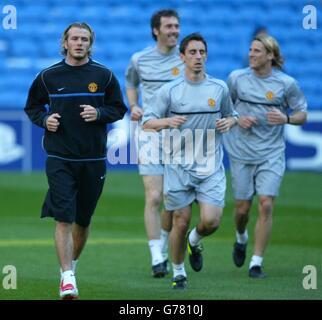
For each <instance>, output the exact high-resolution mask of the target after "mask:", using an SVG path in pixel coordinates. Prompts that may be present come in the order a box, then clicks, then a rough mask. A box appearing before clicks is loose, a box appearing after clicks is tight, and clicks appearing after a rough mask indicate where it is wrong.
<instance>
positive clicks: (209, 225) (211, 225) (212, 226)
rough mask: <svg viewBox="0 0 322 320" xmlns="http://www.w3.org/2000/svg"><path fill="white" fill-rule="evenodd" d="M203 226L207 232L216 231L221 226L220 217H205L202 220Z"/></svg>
mask: <svg viewBox="0 0 322 320" xmlns="http://www.w3.org/2000/svg"><path fill="white" fill-rule="evenodd" d="M201 222H202V224H203V228H204V229H206V230H207V233H212V232H214V231H216V230H217V229H218V228H219V226H220V218H219V217H214V218H211V219H204V220H202V221H201Z"/></svg>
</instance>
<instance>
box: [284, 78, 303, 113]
mask: <svg viewBox="0 0 322 320" xmlns="http://www.w3.org/2000/svg"><path fill="white" fill-rule="evenodd" d="M286 100H287V104H288V106H289V108H290V109H291V110H292V111H294V112H306V111H307V102H306V99H305V96H304V94H303V92H302V90H301V89H300V87H299V85H298V83H297V81H296V80H293V81H292V82H291V83H290V85H289V87H288V88H287V89H286Z"/></svg>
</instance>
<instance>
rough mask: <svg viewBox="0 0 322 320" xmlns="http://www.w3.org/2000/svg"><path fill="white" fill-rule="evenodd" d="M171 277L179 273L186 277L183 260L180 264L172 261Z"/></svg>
mask: <svg viewBox="0 0 322 320" xmlns="http://www.w3.org/2000/svg"><path fill="white" fill-rule="evenodd" d="M172 270H173V278H175V277H176V276H179V275H183V276H185V277H187V274H186V270H185V269H184V262H182V263H180V264H175V263H172Z"/></svg>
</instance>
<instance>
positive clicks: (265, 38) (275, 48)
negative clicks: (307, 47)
mask: <svg viewBox="0 0 322 320" xmlns="http://www.w3.org/2000/svg"><path fill="white" fill-rule="evenodd" d="M254 40H256V41H259V42H261V43H262V44H263V46H264V47H265V49H266V51H267V52H268V53H273V55H274V58H273V60H272V66H273V67H276V68H278V69H282V68H283V64H284V58H283V57H282V55H281V52H280V47H279V44H278V42H277V40H276V39H275V38H274V37H272V36H270V35H268V34H265V33H261V34H258V35H257V36H255V38H254Z"/></svg>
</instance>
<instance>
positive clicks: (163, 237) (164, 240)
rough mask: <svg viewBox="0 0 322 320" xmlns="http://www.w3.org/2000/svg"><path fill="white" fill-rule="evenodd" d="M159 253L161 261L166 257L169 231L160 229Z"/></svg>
mask: <svg viewBox="0 0 322 320" xmlns="http://www.w3.org/2000/svg"><path fill="white" fill-rule="evenodd" d="M160 240H161V253H162V258H163V261H164V260H167V259H168V242H169V232H168V231H165V230H163V229H161V238H160Z"/></svg>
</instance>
